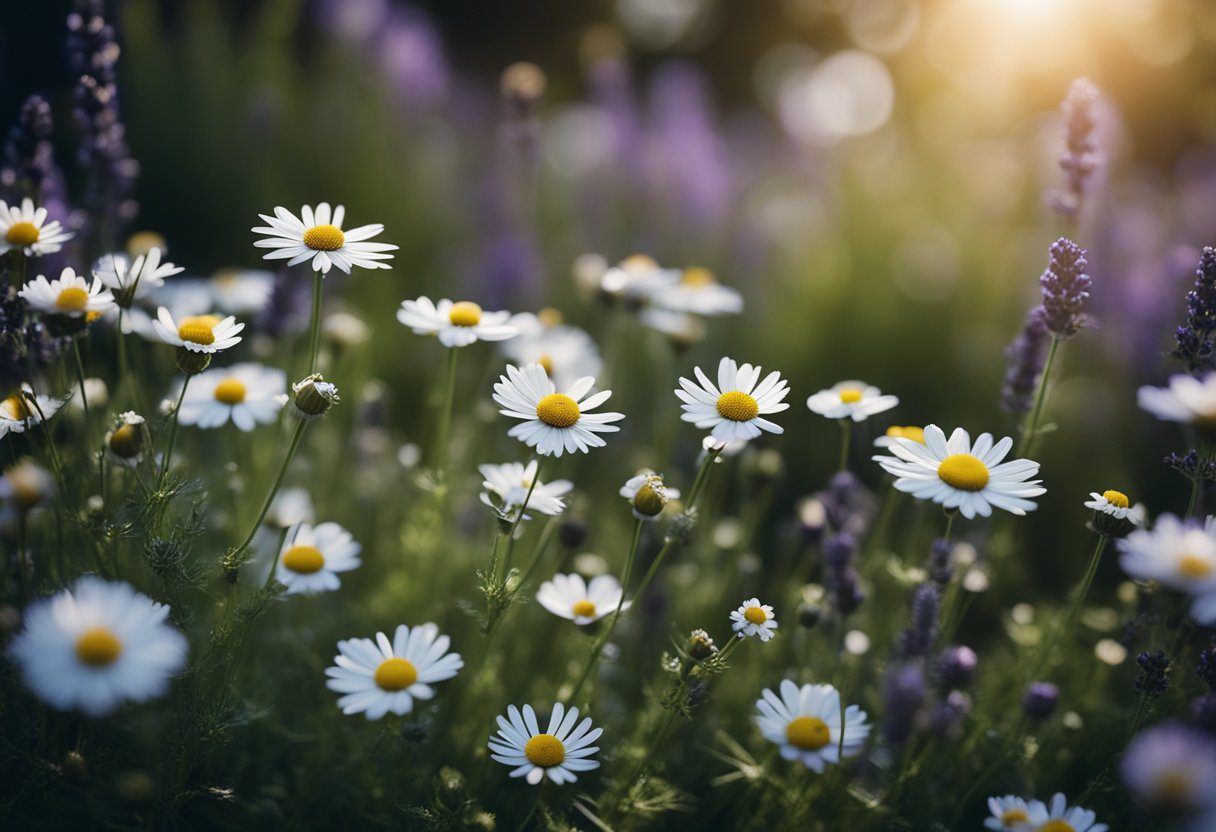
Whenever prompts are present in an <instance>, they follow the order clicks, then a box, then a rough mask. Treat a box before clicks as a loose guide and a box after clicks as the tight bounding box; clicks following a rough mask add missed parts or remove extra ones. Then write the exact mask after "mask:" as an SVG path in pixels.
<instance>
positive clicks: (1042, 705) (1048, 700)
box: [1022, 682, 1060, 719]
mask: <svg viewBox="0 0 1216 832" xmlns="http://www.w3.org/2000/svg"><path fill="white" fill-rule="evenodd" d="M1059 704H1060V689H1059V688H1058V687H1056V686H1055V685H1053V684H1052V683H1051V682H1031V683H1030V684H1029V685H1027V687H1026V693H1025V694H1024V695H1023V696H1022V710H1023V711H1025V712H1026V715H1027V716H1030V717H1033V718H1035V719H1046V718H1047V717H1049V716H1051V715H1052V714H1053V713H1055V710H1056V707H1057V706H1058V705H1059Z"/></svg>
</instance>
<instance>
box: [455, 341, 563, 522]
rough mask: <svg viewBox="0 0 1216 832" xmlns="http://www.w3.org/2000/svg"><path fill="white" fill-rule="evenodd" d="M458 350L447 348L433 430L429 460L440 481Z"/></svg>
mask: <svg viewBox="0 0 1216 832" xmlns="http://www.w3.org/2000/svg"><path fill="white" fill-rule="evenodd" d="M459 351H460V348H459V347H452V348H451V349H449V350H448V360H447V372H446V373H445V381H444V388H443V404H442V405H441V406H440V410H439V427H438V429H437V430H436V431H435V449H434V451H433V452H432V455H431V462H432V464H433V465H434V466H435V471H436V473H437V474H438V476H439V479H440V481H443V480H446V479H447V467H448V434H449V433H450V432H451V429H452V401H453V400H454V399H455V398H456V355H457V353H458V352H459ZM538 468H539V466H538ZM533 482H535V480H533ZM528 493H529V496H531V492H530V491H529V492H528ZM521 513H522V510H521Z"/></svg>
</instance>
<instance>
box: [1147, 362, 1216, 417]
mask: <svg viewBox="0 0 1216 832" xmlns="http://www.w3.org/2000/svg"><path fill="white" fill-rule="evenodd" d="M1136 402H1137V403H1138V404H1139V405H1140V408H1141V409H1142V410H1147V411H1148V412H1149V413H1151V414H1153V415H1154V416H1156V417H1157V418H1158V419H1161V420H1163V421H1166V422H1182V423H1183V424H1188V425H1195V426H1196V427H1202V428H1210V427H1212V426H1213V425H1216V372H1210V373H1208V374H1207V375H1205V376H1204V377H1203V378H1201V379H1199V378H1195V377H1194V376H1191V375H1186V374H1185V373H1184V374H1179V375H1176V376H1171V377H1170V380H1169V386H1168V387H1150V386H1145V387H1141V388H1140V389H1139V390H1137V391H1136Z"/></svg>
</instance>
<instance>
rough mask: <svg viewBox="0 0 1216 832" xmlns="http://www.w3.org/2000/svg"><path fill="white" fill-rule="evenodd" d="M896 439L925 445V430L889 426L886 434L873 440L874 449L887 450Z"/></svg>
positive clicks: (908, 426)
mask: <svg viewBox="0 0 1216 832" xmlns="http://www.w3.org/2000/svg"><path fill="white" fill-rule="evenodd" d="M896 439H911V440H912V441H913V442H919V443H920V444H921V445H923V444H925V429H924V428H921V427H916V426H915V425H891V427H889V428H887V432H886V433H884V434H883V435H882V436H879V437H876V438H875V439H874V447H875V448H889V447H891V446H892V445H893V444H895V440H896Z"/></svg>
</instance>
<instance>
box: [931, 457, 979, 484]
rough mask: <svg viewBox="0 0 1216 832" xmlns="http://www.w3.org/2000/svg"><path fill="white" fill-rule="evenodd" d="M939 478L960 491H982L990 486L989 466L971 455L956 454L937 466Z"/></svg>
mask: <svg viewBox="0 0 1216 832" xmlns="http://www.w3.org/2000/svg"><path fill="white" fill-rule="evenodd" d="M937 476H938V477H940V478H941V481H942V482H944V483H945V484H946V485H948V486H950V487H951V488H957V489H958V490H959V491H982V490H983V488H984V486H986V485H987V484H988V466H987V465H985V464H984V463H982V462H980V461H979V458H978V457H974V456H972V455H971V454H954V455H952V456H948V457H946V458H945V459H943V460H942V461H941V464H940V465H938V466H937Z"/></svg>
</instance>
